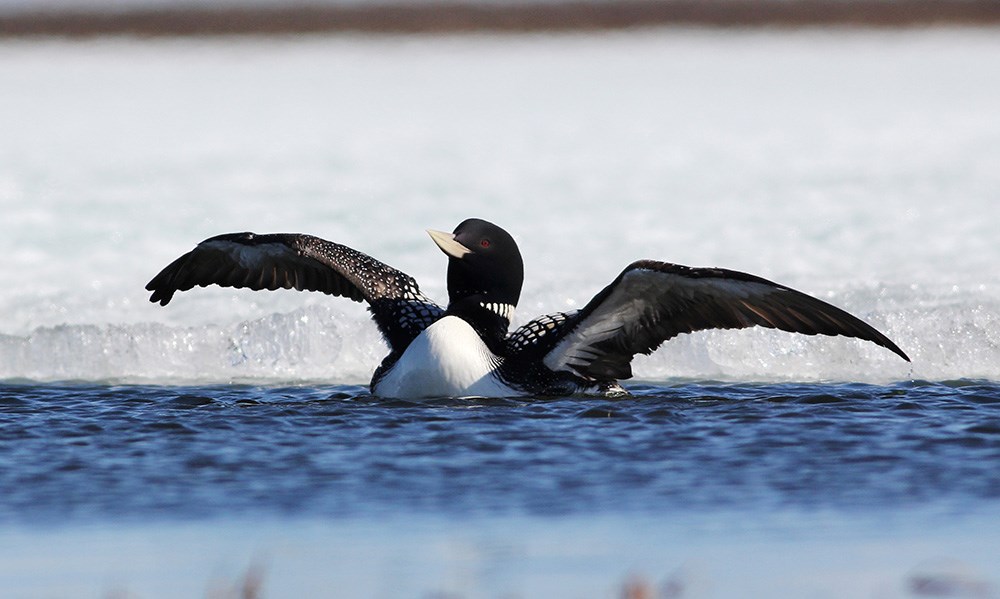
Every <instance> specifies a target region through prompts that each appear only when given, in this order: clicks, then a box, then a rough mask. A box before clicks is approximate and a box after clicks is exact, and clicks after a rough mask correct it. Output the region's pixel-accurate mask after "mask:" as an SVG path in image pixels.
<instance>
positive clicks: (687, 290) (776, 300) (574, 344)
mask: <svg viewBox="0 0 1000 599" xmlns="http://www.w3.org/2000/svg"><path fill="white" fill-rule="evenodd" d="M752 326H762V327H768V328H775V329H781V330H783V331H790V332H794V333H803V334H806V335H817V334H819V335H846V336H848V337H856V338H858V339H865V340H867V341H871V342H873V343H876V344H878V345H881V346H882V347H885V348H887V349H889V350H891V351H892V352H894V353H896V354H897V355H898V356H900V357H901V358H903V359H904V360H907V361H909V358H908V357H907V356H906V354H905V353H903V351H902V350H901V349H899V347H897V346H896V344H895V343H893V342H892V341H890V340H889V338H887V337H886V336H885V335H883V334H882V333H880V332H878V331H877V330H875V329H874V328H872V327H871V326H870V325H868V324H866V323H864V322H863V321H861V320H860V319H858V318H856V317H854V316H851V315H850V314H848V313H847V312H845V311H844V310H841V309H840V308H837V307H835V306H832V305H830V304H828V303H826V302H824V301H821V300H818V299H816V298H814V297H812V296H809V295H806V294H804V293H801V292H799V291H795V290H794V289H791V288H788V287H785V286H784V285H779V284H777V283H773V282H771V281H768V280H766V279H762V278H760V277H756V276H754V275H750V274H746V273H742V272H737V271H732V270H724V269H720V268H689V267H687V266H680V265H677V264H669V263H666V262H655V261H652V260H641V261H639V262H635V263H633V264H630V265H629V266H628V267H627V268H626V269H625V270H624V271H622V273H621V274H620V275H619V276H618V278H617V279H615V280H614V282H612V283H611V284H610V285H608V286H607V287H606V288H605V289H604V290H603V291H601V292H600V293H598V294H597V295H596V296H595V297H594V299H592V300H591V301H590V303H588V304H587V305H586V306H584V307H583V308H582V309H580V310H578V311H576V312H572V313H560V314H556V315H550V316H543V317H541V318H540V319H536V320H535V321H532V322H529V323H528V324H526V325H524V326H523V327H521V328H520V329H518V331H515V333H514V334H512V336H511V339H510V340H509V342H508V347H511V348H512V349H513V348H514V346H515V345H517V346H519V347H520V349H521V350H522V351H529V352H532V353H536V352H537V353H539V354H540V355H541V356H542V357H543V362H544V364H545V365H546V366H547V367H548V368H549V369H551V370H552V371H555V372H560V371H564V372H571V373H574V374H576V375H579V376H582V377H584V378H587V379H591V380H597V381H601V380H609V379H625V378H629V377H631V376H632V368H631V365H630V363H631V361H632V358H633V357H634V356H635V355H636V354H639V353H642V354H648V353H650V352H652V351H653V350H654V349H656V348H657V347H659V346H660V344H662V343H663V342H664V341H666V340H667V339H670V338H671V337H674V336H676V335H679V334H681V333H690V332H693V331H700V330H704V329H739V328H746V327H752Z"/></svg>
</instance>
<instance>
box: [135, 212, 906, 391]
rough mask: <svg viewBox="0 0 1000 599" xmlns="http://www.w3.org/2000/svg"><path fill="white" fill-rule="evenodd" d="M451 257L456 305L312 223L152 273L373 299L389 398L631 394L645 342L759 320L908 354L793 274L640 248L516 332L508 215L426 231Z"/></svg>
mask: <svg viewBox="0 0 1000 599" xmlns="http://www.w3.org/2000/svg"><path fill="white" fill-rule="evenodd" d="M428 233H430V236H431V239H433V240H434V243H436V244H437V246H438V247H439V248H440V249H441V250H442V251H443V252H444V253H445V254H447V256H448V306H447V308H442V307H440V306H438V305H437V304H436V303H434V302H433V301H432V300H430V299H428V298H427V297H426V296H424V295H423V294H422V293H420V288H419V287H418V286H417V282H416V281H415V280H414V279H413V278H412V277H410V276H408V275H406V274H404V273H402V272H400V271H398V270H396V269H394V268H392V267H391V266H387V265H386V264H383V263H382V262H379V261H378V260H375V259H374V258H372V257H370V256H368V255H366V254H363V253H361V252H359V251H357V250H354V249H351V248H349V247H346V246H343V245H340V244H337V243H333V242H330V241H326V240H323V239H319V238H317V237H312V236H310V235H301V234H271V235H256V234H254V233H233V234H227V235H219V236H217V237H212V238H210V239H206V240H205V241H203V242H201V243H199V244H198V245H197V246H196V247H195V248H194V249H193V250H191V251H190V252H188V253H187V254H184V255H183V256H181V257H180V258H178V259H176V260H174V261H173V262H172V263H170V264H169V265H168V266H167V267H166V268H164V269H163V270H162V271H161V272H160V273H159V274H158V275H156V276H155V277H153V279H152V280H151V281H150V282H149V284H147V285H146V289H147V290H149V291H152V292H153V294H152V295H151V296H150V298H149V299H150V301H151V302H159V303H160V304H161V305H164V306H165V305H167V304H168V303H169V302H170V300H171V299H172V298H173V296H174V293H175V292H177V291H187V290H188V289H191V288H193V287H194V286H196V285H198V286H203V287H204V286H207V285H221V286H223V287H246V288H250V289H278V288H284V289H298V290H304V289H305V290H309V291H321V292H323V293H327V294H330V295H335V296H343V297H348V298H350V299H352V300H354V301H356V302H360V301H365V302H367V303H368V309H369V310H370V311H371V314H372V317H373V319H374V320H375V324H376V325H377V326H378V328H379V331H380V332H381V333H382V336H383V337H384V338H385V341H386V342H387V343H388V345H389V349H390V352H389V355H388V356H386V358H385V359H384V360H383V361H382V364H381V365H380V366H379V367H378V369H376V371H375V374H374V376H373V377H372V381H371V391H372V393H373V394H374V395H377V396H382V397H439V396H451V397H466V396H477V397H505V396H520V395H567V394H572V393H577V392H587V391H604V392H620V391H621V388H620V387H619V386H618V380H620V379H627V378H630V377H631V376H632V368H631V362H632V358H633V357H634V356H635V355H636V354H640V353H642V354H649V353H651V352H652V351H653V350H655V349H656V348H657V347H659V346H660V345H661V344H662V343H663V342H664V341H666V340H668V339H670V338H672V337H675V336H676V335H679V334H681V333H690V332H693V331H700V330H704V329H739V328H746V327H752V326H761V327H769V328H775V329H780V330H783V331H790V332H794V333H803V334H806V335H817V334H819V335H846V336H848V337H856V338H858V339H864V340H867V341H871V342H873V343H875V344H877V345H880V346H882V347H884V348H887V349H889V350H890V351H892V352H894V353H895V354H896V355H898V356H899V357H901V358H903V359H904V360H906V361H909V360H910V359H909V358H908V357H907V356H906V354H905V353H903V351H902V350H901V349H899V347H898V346H896V344H895V343H893V342H892V341H891V340H889V338H887V337H886V336H885V335H883V334H882V333H880V332H878V331H877V330H875V329H874V328H873V327H871V326H870V325H868V324H866V323H865V322H863V321H861V320H860V319H858V318H856V317H854V316H852V315H850V314H848V313H847V312H845V311H844V310H841V309H840V308H837V307H835V306H832V305H830V304H828V303H826V302H824V301H821V300H818V299H816V298H814V297H812V296H809V295H806V294H804V293H801V292H799V291H796V290H794V289H791V288H789V287H785V286H784V285H779V284H777V283H773V282H771V281H768V280H766V279H762V278H760V277H756V276H754V275H750V274H746V273H742V272H737V271H733V270H725V269H721V268H690V267H687V266H680V265H678V264H670V263H668V262H657V261H653V260H640V261H638V262H633V263H632V264H630V265H628V266H627V267H625V270H623V271H622V272H621V274H619V275H618V277H617V278H616V279H615V280H614V281H612V282H611V284H610V285H608V286H607V287H605V288H604V289H603V290H602V291H601V292H600V293H598V294H597V295H596V296H594V298H593V299H592V300H590V302H589V303H587V305H586V306H584V307H583V308H581V309H580V310H576V311H572V312H557V313H554V314H547V315H544V316H540V317H538V318H535V319H534V320H532V321H530V322H528V323H527V324H525V325H524V326H522V327H520V328H518V329H517V330H515V331H513V332H508V327H509V326H510V322H511V318H512V316H513V312H514V307H515V306H517V302H518V299H519V298H520V295H521V284H522V283H523V281H524V265H523V262H522V260H521V253H520V251H519V250H518V248H517V244H516V243H515V242H514V239H513V238H512V237H511V236H510V235H509V234H508V233H507V232H506V231H504V230H503V229H501V228H500V227H498V226H496V225H494V224H492V223H489V222H487V221H484V220H480V219H475V218H473V219H468V220H466V221H464V222H462V223H461V224H460V225H458V227H457V228H456V229H455V232H454V233H444V232H441V231H428Z"/></svg>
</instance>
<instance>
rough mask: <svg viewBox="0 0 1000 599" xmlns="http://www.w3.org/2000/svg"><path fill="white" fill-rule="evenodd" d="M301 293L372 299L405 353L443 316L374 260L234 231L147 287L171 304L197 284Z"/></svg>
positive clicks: (306, 240)
mask: <svg viewBox="0 0 1000 599" xmlns="http://www.w3.org/2000/svg"><path fill="white" fill-rule="evenodd" d="M208 285H219V286H222V287H237V288H248V289H254V290H263V289H266V290H272V291H273V290H275V289H282V288H283V289H296V290H299V291H304V290H308V291H319V292H321V293H326V294H329V295H333V296H340V297H347V298H349V299H351V300H353V301H356V302H360V301H365V302H367V303H368V304H369V309H370V310H371V312H372V315H373V317H374V319H375V322H376V324H377V325H378V327H379V330H380V331H381V332H382V334H383V336H384V337H385V338H386V340H387V341H388V342H389V344H390V346H392V347H393V349H394V350H400V351H401V350H402V349H403V348H405V347H406V345H408V344H409V342H410V341H412V340H413V338H415V337H416V336H417V334H419V333H420V331H422V330H423V329H424V328H426V327H427V326H428V325H430V324H431V323H432V322H434V321H435V320H437V318H439V317H440V315H441V314H442V313H443V310H442V309H441V308H440V307H439V306H438V305H437V304H435V303H434V302H433V301H431V300H430V299H428V298H426V297H425V296H424V295H423V294H421V293H420V288H419V287H418V285H417V282H416V281H415V280H414V279H413V277H410V276H409V275H407V274H405V273H403V272H401V271H399V270H396V269H395V268H392V267H390V266H388V265H386V264H384V263H382V262H379V261H378V260H375V259H374V258H372V257H371V256H368V255H367V254H364V253H362V252H359V251H357V250H354V249H351V248H349V247H347V246H344V245H341V244H338V243H333V242H331V241H326V240H324V239H320V238H318V237H313V236H311V235H300V234H285V233H282V234H270V235H257V234H254V233H230V234H226V235H219V236H216V237H212V238H210V239H206V240H205V241H203V242H201V243H199V244H198V245H197V246H196V247H195V248H194V249H193V250H191V251H190V252H188V253H186V254H184V255H183V256H181V257H179V258H177V259H176V260H174V261H173V262H171V263H170V264H169V265H168V266H167V267H166V268H164V269H163V270H162V271H160V273H159V274H157V275H156V276H155V277H153V279H152V280H150V281H149V283H148V284H147V285H146V289H147V290H149V291H152V292H153V293H152V295H151V296H150V298H149V300H150V301H151V302H154V303H156V302H158V303H160V304H161V305H164V306H165V305H167V304H168V303H170V300H171V299H173V296H174V293H176V292H177V291H187V290H189V289H192V288H194V287H196V286H200V287H206V286H208Z"/></svg>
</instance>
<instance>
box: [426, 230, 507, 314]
mask: <svg viewBox="0 0 1000 599" xmlns="http://www.w3.org/2000/svg"><path fill="white" fill-rule="evenodd" d="M427 232H428V233H429V234H430V236H431V239H433V240H434V243H436V244H437V246H438V247H439V248H441V251H443V252H444V253H445V254H447V255H448V300H449V302H450V304H451V305H457V304H459V303H460V302H465V301H467V300H474V301H475V302H477V303H479V304H480V305H483V306H484V307H487V308H488V309H490V310H491V311H494V312H497V313H498V314H500V315H501V316H504V317H505V318H506V319H507V320H508V321H509V320H510V315H509V314H504V313H505V312H509V311H510V310H512V309H513V308H514V306H516V305H517V301H518V299H519V298H520V297H521V284H522V283H523V282H524V262H523V261H522V260H521V252H520V250H518V249H517V243H515V242H514V238H513V237H511V236H510V234H509V233H507V231H504V230H503V229H501V228H500V227H498V226H496V225H494V224H493V223H491V222H487V221H485V220H482V219H478V218H470V219H468V220H465V221H462V223H461V224H459V225H458V226H457V227H455V232H454V233H445V232H443V231H427Z"/></svg>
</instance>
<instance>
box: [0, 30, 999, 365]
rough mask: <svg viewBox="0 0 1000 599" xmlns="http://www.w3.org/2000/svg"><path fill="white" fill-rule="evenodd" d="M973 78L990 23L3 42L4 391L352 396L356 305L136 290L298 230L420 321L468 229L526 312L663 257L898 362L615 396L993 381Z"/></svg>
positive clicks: (662, 353) (977, 93)
mask: <svg viewBox="0 0 1000 599" xmlns="http://www.w3.org/2000/svg"><path fill="white" fill-rule="evenodd" d="M995 64H1000V37H998V36H997V35H996V32H995V31H994V30H990V29H983V30H977V29H955V30H949V29H934V30H908V31H894V32H885V31H850V30H840V31H833V32H829V31H811V30H805V31H755V32H743V31H699V30H684V29H662V30H652V31H644V32H641V33H636V32H630V33H614V34H602V35H558V36H541V35H539V36H535V35H516V36H499V37H491V36H478V35H467V36H454V37H449V36H443V37H407V36H398V37H380V38H365V37H353V36H341V37H300V38H296V37H288V38H274V39H267V38H248V39H244V40H240V41H233V40H180V41H178V40H155V41H150V40H132V39H110V40H108V39H106V40H92V41H77V42H69V41H58V40H47V41H5V42H2V43H0V82H2V83H0V131H3V135H2V136H0V209H2V214H3V217H2V218H0V238H2V239H3V240H4V241H3V245H2V247H3V251H4V252H5V253H6V255H5V259H4V260H3V261H0V277H2V278H3V280H4V281H6V284H5V285H4V286H3V287H2V288H0V313H2V314H3V315H4V319H3V321H2V323H0V378H30V379H37V380H60V379H67V378H73V379H102V380H103V379H115V380H126V381H127V380H163V381H177V380H180V381H185V380H197V381H228V380H240V379H255V380H256V379H261V378H263V379H265V380H268V379H271V380H283V381H284V380H305V379H308V380H316V379H321V380H324V381H328V382H345V383H358V382H366V381H367V378H368V377H369V376H370V373H371V371H372V370H373V369H374V367H375V366H376V365H377V364H378V361H379V360H380V359H381V356H382V353H383V352H384V348H383V346H382V343H381V341H380V340H379V338H378V334H377V333H376V332H375V330H374V327H373V326H371V325H370V323H369V322H368V321H367V319H368V317H367V314H366V313H365V311H364V310H363V308H362V307H361V306H359V305H355V304H352V303H351V302H348V301H347V300H344V299H341V298H329V297H327V296H322V295H317V294H300V293H295V292H276V293H256V294H255V293H252V292H246V291H232V290H217V289H211V290H210V289H197V290H194V291H191V292H187V293H183V294H179V295H178V296H177V297H176V298H175V300H174V301H173V302H172V303H171V304H170V305H169V306H167V307H166V308H161V307H159V306H154V305H152V304H149V303H148V302H147V301H146V296H147V294H146V292H144V290H143V286H144V284H145V283H146V282H147V281H148V280H149V279H150V278H151V277H152V276H153V275H154V274H155V273H156V272H157V271H158V270H159V269H160V268H161V267H163V266H164V265H166V264H167V263H168V262H169V261H170V260H172V259H174V258H175V257H177V256H178V255H180V254H181V253H183V252H185V251H187V250H189V249H190V248H191V247H192V246H193V245H194V244H195V243H196V242H198V241H200V240H202V239H204V238H206V237H209V236H211V235H215V234H218V233H223V232H232V231H241V230H254V231H258V232H279V231H302V232H309V233H313V234H316V235H319V236H321V237H325V238H328V239H331V240H335V241H338V242H341V243H345V244H347V245H350V246H352V247H355V248H357V249H360V250H362V251H365V252H367V253H370V254H372V255H373V256H375V257H377V258H379V259H381V260H383V261H386V262H388V263H390V264H393V265H394V266H396V267H398V268H401V269H403V270H404V271H406V272H408V273H410V274H412V275H414V276H415V277H417V279H418V280H419V281H420V282H421V284H422V288H423V289H424V290H425V292H427V293H429V294H430V295H432V296H433V297H436V298H438V299H439V300H444V299H445V295H446V294H445V292H444V268H445V258H444V256H442V255H441V254H440V252H439V251H438V250H437V249H436V248H435V247H434V246H433V244H432V243H431V242H430V241H429V239H428V238H427V237H426V235H425V233H424V232H423V230H424V229H425V228H435V229H446V230H447V229H451V228H452V227H454V225H455V224H457V223H458V222H459V221H460V220H462V219H464V218H466V217H468V216H480V217H484V218H488V219H491V220H493V221H495V222H497V223H498V224H501V225H502V226H504V227H506V228H507V229H508V230H510V231H511V232H512V234H513V235H514V236H515V238H516V239H517V240H518V242H519V243H520V245H521V248H522V252H523V253H524V256H525V262H526V275H527V280H526V283H525V287H524V295H523V297H522V302H521V305H520V306H519V308H518V313H517V318H518V321H519V322H523V321H524V320H526V319H527V318H530V317H531V316H533V315H536V314H538V313H542V312H552V311H557V310H565V309H568V308H572V307H574V306H576V307H578V306H580V305H582V304H583V303H585V302H586V301H587V300H588V299H589V298H590V297H591V296H592V295H593V294H594V293H595V292H596V291H598V290H599V289H601V288H602V287H603V286H604V285H605V284H607V283H608V282H609V281H610V280H611V279H612V278H613V277H614V276H615V275H617V273H618V272H619V271H620V270H621V269H622V268H623V267H624V266H625V265H626V264H628V263H629V262H631V261H633V260H635V259H638V258H656V259H662V260H668V261H672V262H678V263H681V264H688V265H693V266H698V265H703V266H708V265H714V266H724V267H728V268H733V269H737V270H744V271H748V272H752V273H755V274H758V275H761V276H764V277H766V278H769V279H772V280H776V281H779V282H781V283H784V284H787V285H790V286H793V287H796V288H799V289H801V290H803V291H806V292H809V293H813V294H815V295H817V296H819V297H821V298H823V299H826V300H828V301H831V302H833V303H835V304H837V305H840V306H842V307H844V308H846V309H848V310H849V311H852V312H854V313H855V314H857V315H859V316H861V317H862V318H865V319H867V320H869V321H870V322H871V323H872V324H874V325H875V326H877V327H878V328H880V329H881V330H883V332H885V333H886V334H887V335H889V337H891V338H892V339H893V340H894V341H896V342H897V343H898V344H899V345H900V346H901V347H902V348H903V349H904V350H905V351H906V352H907V353H908V354H909V355H910V356H911V357H912V358H913V359H914V362H913V364H912V366H911V365H909V364H906V363H904V362H902V361H900V360H898V359H897V358H896V357H895V356H893V355H892V354H890V353H889V352H887V351H884V350H882V349H881V348H878V347H875V346H873V345H870V344H864V343H860V342H856V341H852V340H842V339H829V338H820V339H812V338H805V337H799V336H792V335H787V334H781V333H775V332H771V331H741V332H710V333H700V334H696V335H692V336H689V337H683V338H680V339H676V340H674V341H671V342H670V343H668V344H667V345H666V346H664V347H663V348H661V349H660V350H659V351H658V352H657V353H656V354H654V355H653V356H652V357H650V358H641V359H640V360H638V361H637V363H636V372H637V376H638V377H639V378H644V379H654V380H661V379H665V378H670V377H693V378H718V379H762V380H787V379H792V380H864V381H885V380H900V379H908V378H928V379H935V380H937V379H953V378H990V379H992V378H997V377H998V376H1000V329H998V326H997V325H998V318H1000V317H998V314H1000V311H998V308H1000V281H998V278H997V268H996V264H997V263H998V262H1000V243H997V237H996V227H997V223H998V222H1000V218H998V217H1000V202H998V199H1000V197H998V193H1000V168H998V165H1000V112H998V111H997V110H996V107H997V106H1000V70H997V69H995V68H992V67H991V65H995ZM234 347H236V348H238V349H234ZM192 348H193V349H192ZM240 356H243V357H242V358H241V357H240Z"/></svg>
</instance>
